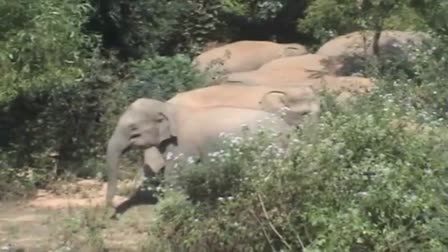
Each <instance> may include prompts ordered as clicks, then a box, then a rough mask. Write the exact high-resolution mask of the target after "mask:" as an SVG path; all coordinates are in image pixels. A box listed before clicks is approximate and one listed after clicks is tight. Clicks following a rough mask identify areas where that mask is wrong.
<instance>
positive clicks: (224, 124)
mask: <svg viewBox="0 0 448 252" xmlns="http://www.w3.org/2000/svg"><path fill="white" fill-rule="evenodd" d="M267 118H269V120H265V121H264V123H263V125H260V124H259V122H260V120H263V119H267ZM242 125H247V127H248V128H249V130H251V129H252V130H253V129H256V128H259V127H261V126H262V127H265V128H268V129H272V130H274V131H275V132H278V133H284V134H286V133H287V132H289V130H291V127H290V126H289V125H288V124H286V122H285V121H284V120H283V119H281V118H279V117H278V116H276V115H275V114H273V113H269V112H265V111H260V110H251V109H241V108H229V107H210V108H204V109H191V108H187V107H181V106H177V105H174V104H169V103H164V102H161V101H158V100H153V99H143V98H142V99H138V100H136V101H135V102H133V103H132V104H131V105H130V106H129V107H128V108H127V110H126V111H125V112H124V113H123V114H122V115H121V117H120V119H119V121H118V124H117V126H116V128H115V130H114V132H113V135H112V136H111V138H110V139H109V142H108V146H107V154H106V159H107V160H106V163H107V168H108V185H107V194H106V204H107V205H112V199H113V197H114V195H115V193H116V187H117V173H118V166H119V159H120V156H121V155H122V154H124V153H125V152H126V151H128V150H130V149H131V148H139V149H150V148H151V147H156V148H157V149H158V151H159V152H160V153H161V154H162V155H163V157H164V158H165V160H166V155H167V153H168V152H172V153H174V154H175V155H176V154H183V157H185V158H187V157H199V158H201V157H204V155H206V153H208V152H209V151H212V150H213V148H216V145H215V144H214V143H217V142H219V135H220V134H221V133H234V134H240V133H242ZM156 158H159V157H156ZM148 159H149V160H148ZM145 164H148V165H149V166H150V168H151V169H153V171H154V172H155V173H158V172H159V168H160V167H151V164H154V160H151V156H147V155H145ZM165 164H166V165H165V174H166V172H169V171H170V170H171V169H172V167H171V165H168V163H165Z"/></svg>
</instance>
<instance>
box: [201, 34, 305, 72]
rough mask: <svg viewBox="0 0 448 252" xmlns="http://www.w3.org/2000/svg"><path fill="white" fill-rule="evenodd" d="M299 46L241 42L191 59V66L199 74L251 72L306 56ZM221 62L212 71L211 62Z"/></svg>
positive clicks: (302, 47)
mask: <svg viewBox="0 0 448 252" xmlns="http://www.w3.org/2000/svg"><path fill="white" fill-rule="evenodd" d="M307 53H308V51H307V50H306V48H305V47H304V46H302V45H300V44H295V43H288V44H280V43H276V42H271V41H249V40H242V41H237V42H233V43H230V44H227V45H224V46H220V47H216V48H213V49H210V50H208V51H206V52H203V53H201V54H200V55H198V56H197V57H195V58H194V59H193V65H195V67H196V68H197V69H198V70H199V71H200V72H207V71H208V69H209V68H210V69H213V70H217V71H219V72H223V73H234V72H244V71H252V70H256V69H258V68H259V67H261V66H262V65H263V64H265V63H267V62H270V61H271V60H274V59H277V58H282V57H291V56H298V55H303V54H307ZM219 60H222V61H223V62H221V66H220V67H217V68H218V69H214V67H213V66H212V65H213V62H215V61H219Z"/></svg>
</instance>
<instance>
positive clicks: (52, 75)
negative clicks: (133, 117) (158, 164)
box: [0, 0, 448, 251]
mask: <svg viewBox="0 0 448 252" xmlns="http://www.w3.org/2000/svg"><path fill="white" fill-rule="evenodd" d="M447 14H448V5H447V4H446V3H445V1H441V0H428V1H414V0H361V1H353V0H250V1H248V0H244V1H243V0H209V1H206V0H189V1H184V0H172V1H158V0H137V1H130V0H123V1H112V0H90V1H79V0H78V1H75V0H68V1H56V0H39V1H35V0H33V1H32V0H17V1H7V0H0V16H1V17H2V22H1V24H0V63H1V64H0V149H1V153H0V191H1V192H2V194H1V195H0V197H5V196H14V194H17V195H19V196H22V195H25V194H27V193H28V192H32V191H33V189H35V188H36V187H42V186H45V185H46V184H47V183H48V182H51V181H52V180H54V179H55V178H57V177H61V176H66V175H71V176H79V177H86V176H100V177H102V175H101V174H102V170H103V163H104V156H103V155H104V152H105V143H106V141H107V137H108V136H109V133H110V131H111V128H112V127H113V126H114V124H115V122H116V119H117V116H118V115H119V113H121V112H122V111H123V109H124V108H125V106H126V105H127V104H128V103H129V102H131V101H132V100H134V99H136V98H138V97H155V98H158V99H161V100H164V99H167V98H169V97H171V96H172V95H173V94H174V93H176V92H178V91H183V90H188V89H192V88H194V87H198V86H201V85H204V82H203V81H202V80H203V79H202V77H203V76H201V75H200V74H199V73H197V72H195V71H194V70H192V69H191V67H190V62H191V57H192V56H194V55H196V54H197V53H198V52H199V51H200V49H201V48H202V47H203V46H205V44H206V43H207V42H211V41H220V42H221V41H235V40H241V39H262V40H270V39H273V38H275V39H276V40H277V41H278V42H299V43H303V44H305V45H307V46H309V47H311V48H316V47H318V46H319V45H320V44H321V43H323V42H325V41H327V40H328V39H330V38H331V37H334V36H336V35H338V34H344V33H347V32H351V31H357V30H362V29H369V30H374V31H376V32H380V31H381V30H382V29H385V28H396V29H401V30H404V29H414V30H422V31H425V32H427V33H428V34H431V35H432V36H433V40H432V41H431V43H430V44H428V45H425V47H423V48H421V49H418V50H416V51H415V52H414V53H413V54H410V55H406V57H403V58H399V59H394V60H392V61H391V60H386V59H384V60H382V58H381V57H379V58H378V59H375V60H373V59H372V60H371V59H366V60H365V65H364V68H363V70H364V71H365V72H367V73H368V74H369V75H370V76H372V75H373V76H375V77H376V78H377V79H378V80H379V81H378V88H377V89H376V90H375V91H374V92H373V93H371V94H369V95H368V96H367V97H366V98H364V99H360V100H356V101H354V102H353V104H349V105H346V106H344V107H339V106H336V105H334V99H333V97H332V96H331V95H325V101H324V103H323V113H322V117H321V119H320V121H319V127H315V126H312V127H307V126H306V125H305V126H304V127H303V128H302V129H301V130H300V131H298V132H297V134H296V136H295V138H296V141H292V143H291V149H290V150H289V151H288V153H287V158H281V159H280V158H272V157H273V156H275V155H276V153H278V152H279V151H282V150H280V149H278V148H276V147H275V146H272V145H271V147H269V148H267V146H268V145H269V142H270V141H269V136H263V137H260V139H255V140H253V141H255V142H256V143H254V142H251V141H245V142H244V144H243V145H238V146H232V145H231V146H230V148H229V149H227V150H226V152H225V153H220V154H219V155H218V156H217V158H216V160H215V161H214V162H213V163H203V164H200V165H197V166H195V167H188V168H187V169H185V170H184V172H182V174H181V176H182V178H183V179H182V180H181V181H183V183H181V184H180V186H181V187H182V188H183V189H184V190H182V191H181V192H169V193H167V196H166V197H165V199H164V200H163V201H162V202H161V203H160V204H159V205H158V212H159V214H158V223H157V225H156V227H151V235H152V236H151V237H156V238H157V240H156V241H151V242H150V243H148V244H150V245H148V246H151V248H150V249H152V250H151V251H156V250H159V251H169V250H172V251H184V250H188V251H445V250H447V249H448V236H447V234H446V231H445V230H446V229H447V228H448V208H447V198H446V193H447V188H446V183H444V181H446V179H447V165H446V164H447V161H448V160H447V157H448V155H447V147H448V146H447V141H446V140H447V136H448V134H447V133H448V130H447V128H446V120H447V119H448V114H447V106H448V100H447V97H448V93H447V92H448V91H447V89H446V87H445V85H446V83H447V81H448V73H447V71H446V69H447V68H448V61H447V60H448V59H447V58H446V55H448V49H446V48H447V45H448V42H447V41H448V40H447V36H448V22H447V17H448V15H447ZM260 153H262V155H260ZM210 166H213V167H214V169H209V167H210ZM222 182H225V184H223V183H222ZM204 191H205V192H209V193H208V194H207V195H204V194H203V193H202V192H204ZM148 228H149V227H148Z"/></svg>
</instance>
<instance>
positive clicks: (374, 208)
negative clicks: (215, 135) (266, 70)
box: [153, 90, 448, 251]
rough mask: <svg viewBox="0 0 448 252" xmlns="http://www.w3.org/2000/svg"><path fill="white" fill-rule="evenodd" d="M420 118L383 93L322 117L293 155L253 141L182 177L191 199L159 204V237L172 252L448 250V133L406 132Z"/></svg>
mask: <svg viewBox="0 0 448 252" xmlns="http://www.w3.org/2000/svg"><path fill="white" fill-rule="evenodd" d="M416 115H418V112H417V111H415V110H414V109H409V108H403V107H400V105H399V104H397V103H396V100H395V99H394V96H393V95H386V94H384V93H383V92H381V90H380V91H377V92H376V93H373V94H371V95H370V96H369V97H366V98H364V99H363V100H359V101H357V102H355V104H353V105H352V106H350V107H349V108H345V109H343V110H340V111H338V113H332V112H326V113H324V114H323V116H322V117H321V121H320V123H319V127H317V128H316V127H315V126H313V128H312V129H305V130H304V131H302V132H298V135H297V136H295V137H294V138H293V139H292V140H291V142H292V143H293V144H292V145H291V146H290V148H291V149H290V150H289V151H288V154H286V155H285V153H284V152H282V150H281V149H279V148H275V147H272V144H271V143H269V141H261V142H259V141H260V140H258V139H254V140H252V141H251V140H250V139H246V141H243V142H242V144H241V145H237V146H233V148H230V149H226V150H224V151H222V152H221V153H220V154H219V156H217V157H216V158H215V161H214V163H213V165H212V164H211V163H210V164H209V165H208V166H209V168H210V167H211V166H213V167H214V169H210V170H209V173H208V174H207V173H205V174H204V172H203V171H204V170H205V169H201V168H200V167H193V168H191V169H192V170H195V175H194V176H193V178H194V179H192V175H191V174H190V173H186V174H183V175H181V176H185V177H182V178H181V181H183V188H185V191H184V193H185V194H186V196H184V197H181V198H179V197H177V198H171V197H168V198H167V199H166V201H164V202H162V203H161V205H160V206H159V210H158V213H159V215H160V219H159V220H158V223H159V224H158V225H157V226H156V228H155V229H153V232H154V234H155V235H157V237H158V238H159V239H160V240H161V244H165V246H166V244H169V245H170V247H171V248H176V249H174V250H172V251H176V250H179V249H180V250H185V251H222V250H225V251H227V250H232V251H246V250H256V251H265V250H274V251H280V250H286V251H309V250H311V251H313V250H317V251H321V250H324V251H350V250H353V249H355V250H363V251H365V250H368V251H383V250H388V251H403V250H410V249H417V250H424V251H428V250H444V249H446V248H447V246H448V243H447V242H448V240H446V238H447V237H446V235H445V234H444V232H442V231H441V229H440V228H441V227H443V226H446V225H447V223H446V218H447V212H446V210H447V208H446V202H445V200H446V199H445V198H444V196H443V193H442V192H443V191H445V190H446V189H447V188H445V187H444V184H443V180H444V179H443V177H444V176H445V174H446V166H445V165H444V164H445V163H446V161H447V160H446V155H445V154H444V153H446V150H447V149H446V148H447V146H446V139H445V138H444V137H443V138H441V137H440V136H441V135H443V134H444V133H443V132H445V131H446V129H444V128H441V124H439V123H436V122H433V123H430V124H426V125H419V124H417V125H415V127H418V128H417V129H415V128H414V129H413V128H412V127H407V126H405V125H406V123H407V122H412V121H413V118H415V116H416ZM397 122H399V123H398V124H396V123H397ZM402 123H403V124H402ZM419 127H421V128H419ZM309 130H313V131H315V132H314V134H310V131H309ZM316 136H317V137H316ZM254 141H255V142H254ZM269 146H271V147H269ZM238 153H239V154H238ZM196 168H197V169H196ZM235 171H238V172H235ZM216 178H220V179H221V180H222V179H224V178H225V179H226V182H227V183H225V184H226V185H227V187H225V188H223V187H218V188H217V187H216V185H217V184H216V183H215V182H214V181H220V179H216ZM201 181H202V182H201ZM240 181H244V183H242V182H240ZM219 188H221V189H219ZM200 192H202V193H203V194H204V193H205V192H207V193H205V194H206V195H207V200H204V199H202V200H201V201H199V203H195V204H192V203H188V202H189V201H188V199H196V198H197V197H198V196H200ZM169 209H182V210H181V211H172V210H171V211H170V210H169ZM174 220H179V221H174ZM155 246H162V245H158V244H156V245H155Z"/></svg>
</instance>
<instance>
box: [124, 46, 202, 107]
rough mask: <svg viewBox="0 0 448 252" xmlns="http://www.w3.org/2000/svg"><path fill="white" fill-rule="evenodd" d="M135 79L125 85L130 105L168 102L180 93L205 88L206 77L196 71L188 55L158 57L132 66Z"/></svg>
mask: <svg viewBox="0 0 448 252" xmlns="http://www.w3.org/2000/svg"><path fill="white" fill-rule="evenodd" d="M131 74H132V76H133V78H132V79H131V80H129V81H128V82H127V83H125V85H124V91H123V92H124V93H125V95H126V97H127V99H128V102H132V101H134V100H136V99H137V98H141V97H147V98H154V99H159V100H168V99H170V98H171V97H172V96H174V95H175V94H176V93H178V92H183V91H187V90H191V89H194V88H197V87H201V86H204V85H205V78H204V77H205V76H203V75H202V74H201V73H199V72H198V71H197V70H195V69H193V68H192V64H191V60H190V59H189V58H188V57H187V56H185V55H181V54H178V55H175V56H173V57H164V56H156V57H153V58H149V59H145V60H141V61H137V62H134V63H132V65H131Z"/></svg>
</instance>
